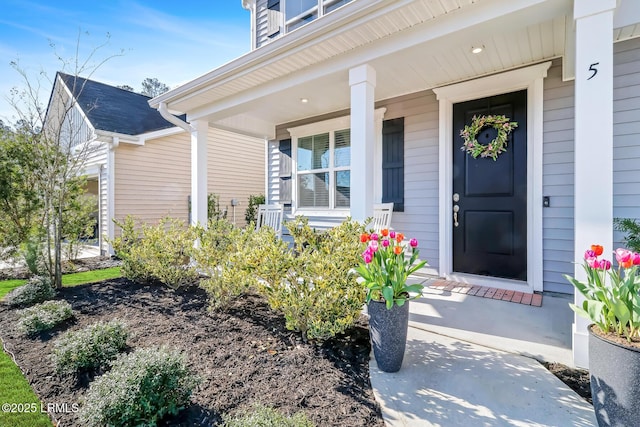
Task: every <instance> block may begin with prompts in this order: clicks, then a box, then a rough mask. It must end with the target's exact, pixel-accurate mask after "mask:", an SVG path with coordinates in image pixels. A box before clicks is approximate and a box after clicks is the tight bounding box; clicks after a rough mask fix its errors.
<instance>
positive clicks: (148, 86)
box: [140, 77, 169, 98]
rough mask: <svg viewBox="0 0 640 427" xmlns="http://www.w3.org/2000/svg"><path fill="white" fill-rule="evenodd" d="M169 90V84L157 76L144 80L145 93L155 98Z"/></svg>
mask: <svg viewBox="0 0 640 427" xmlns="http://www.w3.org/2000/svg"><path fill="white" fill-rule="evenodd" d="M168 90H169V86H167V85H166V84H164V83H162V82H161V81H160V80H158V79H157V78H155V77H154V78H150V77H147V78H146V79H144V80H143V81H142V92H140V93H142V94H143V95H146V96H150V97H151V98H154V97H156V96H158V95H162V94H163V93H165V92H167V91H168Z"/></svg>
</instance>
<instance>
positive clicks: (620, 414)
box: [587, 326, 640, 427]
mask: <svg viewBox="0 0 640 427" xmlns="http://www.w3.org/2000/svg"><path fill="white" fill-rule="evenodd" d="M587 329H588V330H589V374H590V376H591V396H592V398H593V409H594V411H595V413H596V419H597V420H598V425H599V426H600V427H604V426H620V427H623V426H624V427H627V426H640V350H639V349H637V348H634V347H627V346H624V345H621V344H618V343H615V342H611V341H609V340H607V339H605V338H603V337H601V336H599V335H597V334H595V333H594V332H593V331H592V330H591V326H589V327H588V328H587Z"/></svg>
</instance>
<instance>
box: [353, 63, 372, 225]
mask: <svg viewBox="0 0 640 427" xmlns="http://www.w3.org/2000/svg"><path fill="white" fill-rule="evenodd" d="M349 85H350V86H351V217H352V218H353V219H355V220H357V221H363V220H364V219H366V218H368V217H371V216H373V185H374V170H373V168H374V164H373V159H374V150H375V141H376V133H375V131H376V126H375V114H374V92H375V87H376V71H375V70H374V69H373V68H372V67H371V66H370V65H368V64H364V65H360V66H358V67H355V68H352V69H351V70H349Z"/></svg>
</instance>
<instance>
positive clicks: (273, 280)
mask: <svg viewBox="0 0 640 427" xmlns="http://www.w3.org/2000/svg"><path fill="white" fill-rule="evenodd" d="M287 228H288V229H289V230H290V231H291V230H295V231H292V233H293V234H294V235H295V236H298V237H296V254H295V256H293V255H284V258H283V259H282V260H281V261H280V262H281V265H279V266H278V267H277V268H275V269H274V268H273V267H272V266H270V265H269V262H262V263H260V264H259V266H258V267H257V268H256V273H257V274H258V276H259V277H260V278H261V279H262V282H261V283H262V286H260V289H261V292H262V293H263V294H264V295H265V296H266V297H267V301H268V303H269V305H270V307H271V308H272V309H275V310H278V311H281V312H282V313H283V314H284V317H285V320H286V326H287V328H289V329H292V330H297V331H300V332H301V333H302V336H303V338H304V339H327V338H330V337H332V336H335V335H336V334H339V333H342V332H344V331H345V330H346V329H348V328H350V327H351V326H353V324H354V323H355V321H356V320H357V319H358V317H359V316H360V312H361V310H362V306H363V305H364V301H365V296H366V292H365V288H364V286H363V285H361V284H359V283H358V282H357V280H356V278H357V275H356V274H355V270H354V268H355V267H356V266H357V265H358V263H359V259H360V252H361V248H360V244H359V239H358V236H359V234H360V233H362V232H363V231H364V227H363V226H362V225H361V224H359V223H357V222H354V221H351V220H350V219H349V220H347V221H345V222H343V223H342V224H341V225H339V226H337V227H334V228H332V229H329V230H327V231H323V232H315V231H313V230H312V229H311V228H310V227H309V225H308V221H307V220H306V219H304V218H298V219H296V221H295V222H294V223H290V224H287ZM266 250H267V253H269V252H273V253H274V254H275V253H277V252H279V251H277V250H274V249H273V247H272V248H271V249H269V248H267V249H266ZM266 257H267V255H265V256H264V258H266ZM287 263H289V265H287Z"/></svg>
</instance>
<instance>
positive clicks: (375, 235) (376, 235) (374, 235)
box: [369, 233, 379, 240]
mask: <svg viewBox="0 0 640 427" xmlns="http://www.w3.org/2000/svg"><path fill="white" fill-rule="evenodd" d="M369 238H370V239H371V240H378V238H379V236H378V234H377V233H373V234H371V236H369Z"/></svg>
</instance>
